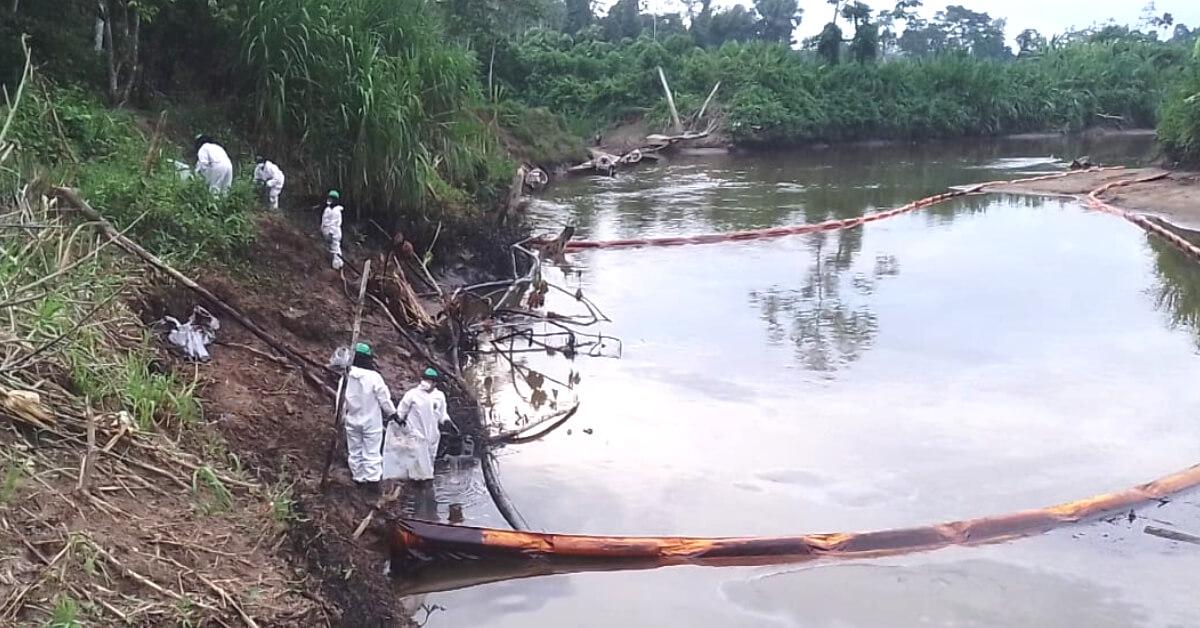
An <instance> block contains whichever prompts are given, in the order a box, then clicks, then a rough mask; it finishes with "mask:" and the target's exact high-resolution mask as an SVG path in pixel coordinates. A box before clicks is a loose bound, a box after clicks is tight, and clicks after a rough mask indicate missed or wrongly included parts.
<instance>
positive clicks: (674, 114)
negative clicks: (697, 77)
mask: <svg viewBox="0 0 1200 628" xmlns="http://www.w3.org/2000/svg"><path fill="white" fill-rule="evenodd" d="M658 78H659V80H661V81H662V86H663V91H664V92H666V93H667V106H668V107H670V108H671V121H672V122H674V123H675V132H676V133H683V121H682V120H680V119H679V110H678V109H676V108H675V97H674V96H672V95H671V86H670V85H667V75H666V74H665V73H664V72H663V69H662V66H661V65H660V66H658Z"/></svg>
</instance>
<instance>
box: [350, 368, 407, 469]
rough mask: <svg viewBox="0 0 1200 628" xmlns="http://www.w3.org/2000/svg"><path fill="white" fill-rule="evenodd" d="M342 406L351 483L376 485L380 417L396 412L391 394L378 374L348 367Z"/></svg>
mask: <svg viewBox="0 0 1200 628" xmlns="http://www.w3.org/2000/svg"><path fill="white" fill-rule="evenodd" d="M345 404H346V447H347V450H348V453H349V463H350V474H351V476H353V477H354V481H355V482H378V481H379V479H380V476H381V474H382V473H383V456H382V454H381V453H380V445H381V443H382V439H383V417H385V416H391V415H392V414H395V412H396V406H395V404H393V403H392V393H391V391H389V390H388V387H387V384H386V383H385V382H384V381H383V376H382V375H380V374H379V373H376V372H375V371H372V370H369V369H363V368H358V367H357V366H352V367H350V374H349V378H348V379H347V380H346V399H345Z"/></svg>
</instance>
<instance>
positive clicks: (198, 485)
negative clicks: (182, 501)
mask: <svg viewBox="0 0 1200 628" xmlns="http://www.w3.org/2000/svg"><path fill="white" fill-rule="evenodd" d="M192 495H194V496H195V497H196V499H197V500H198V504H197V507H198V508H199V509H200V512H202V513H204V514H206V515H212V514H216V513H220V512H227V511H228V510H229V509H230V508H232V507H233V493H230V492H229V488H228V487H226V486H225V483H224V482H222V481H221V478H220V477H218V476H217V473H216V472H215V471H213V469H212V467H210V466H208V465H205V466H202V467H200V468H199V469H196V471H195V472H194V473H193V474H192Z"/></svg>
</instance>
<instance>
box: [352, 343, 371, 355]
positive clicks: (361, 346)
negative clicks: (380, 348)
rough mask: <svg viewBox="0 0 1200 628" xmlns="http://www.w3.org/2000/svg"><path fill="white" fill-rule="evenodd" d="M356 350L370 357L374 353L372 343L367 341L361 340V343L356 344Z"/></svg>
mask: <svg viewBox="0 0 1200 628" xmlns="http://www.w3.org/2000/svg"><path fill="white" fill-rule="evenodd" d="M354 352H355V353H360V354H362V355H365V356H368V357H370V356H372V355H374V354H373V353H371V345H369V344H367V343H365V342H360V343H358V344H356V345H354Z"/></svg>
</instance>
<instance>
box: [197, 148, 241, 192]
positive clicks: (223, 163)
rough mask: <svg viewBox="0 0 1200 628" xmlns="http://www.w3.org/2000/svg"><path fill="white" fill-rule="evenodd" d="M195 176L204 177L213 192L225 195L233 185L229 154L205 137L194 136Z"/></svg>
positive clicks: (231, 163) (231, 164)
mask: <svg viewBox="0 0 1200 628" xmlns="http://www.w3.org/2000/svg"><path fill="white" fill-rule="evenodd" d="M196 174H198V175H200V176H201V177H204V180H205V181H207V182H208V187H209V189H211V190H212V191H214V192H221V193H225V192H228V191H229V186H231V185H233V162H232V161H230V160H229V153H226V152H225V149H224V148H221V145H220V144H218V143H216V142H215V141H213V139H212V138H211V137H208V136H207V135H197V136H196Z"/></svg>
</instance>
